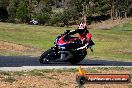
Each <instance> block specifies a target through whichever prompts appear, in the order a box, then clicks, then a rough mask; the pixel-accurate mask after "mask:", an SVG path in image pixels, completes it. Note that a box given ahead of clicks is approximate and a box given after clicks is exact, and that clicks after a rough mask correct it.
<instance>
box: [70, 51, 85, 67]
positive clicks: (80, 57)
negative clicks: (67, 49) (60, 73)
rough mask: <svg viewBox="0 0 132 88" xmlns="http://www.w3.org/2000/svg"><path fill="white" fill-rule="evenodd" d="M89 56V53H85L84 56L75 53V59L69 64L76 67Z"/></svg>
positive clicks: (71, 59)
mask: <svg viewBox="0 0 132 88" xmlns="http://www.w3.org/2000/svg"><path fill="white" fill-rule="evenodd" d="M86 55H87V52H84V53H83V55H79V54H78V53H74V57H72V58H70V59H69V60H68V62H69V63H70V64H72V65H76V64H78V63H79V62H81V61H82V60H83V59H84V58H85V56H86Z"/></svg>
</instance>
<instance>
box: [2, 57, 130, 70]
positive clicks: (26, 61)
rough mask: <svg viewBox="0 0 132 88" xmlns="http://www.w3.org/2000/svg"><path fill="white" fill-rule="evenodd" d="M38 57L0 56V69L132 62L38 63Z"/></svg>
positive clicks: (125, 63)
mask: <svg viewBox="0 0 132 88" xmlns="http://www.w3.org/2000/svg"><path fill="white" fill-rule="evenodd" d="M38 59H39V57H30V56H0V70H7V71H8V70H9V71H10V70H11V71H12V70H32V69H51V68H74V67H77V66H80V65H81V66H98V67H101V66H103V67H104V66H132V62H123V61H108V60H88V59H84V60H83V61H82V62H80V63H79V64H77V65H70V64H68V63H65V62H55V63H50V64H40V63H39V61H38Z"/></svg>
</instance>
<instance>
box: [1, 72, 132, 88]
mask: <svg viewBox="0 0 132 88" xmlns="http://www.w3.org/2000/svg"><path fill="white" fill-rule="evenodd" d="M98 72H99V73H103V74H105V73H106V74H132V70H121V71H119V70H104V71H103V70H98ZM77 74H78V73H77V72H76V73H74V72H62V73H57V72H50V73H44V74H43V76H31V75H26V74H24V75H23V76H18V75H14V76H13V77H14V78H15V80H16V81H14V82H13V83H10V82H5V81H2V80H3V79H4V78H5V76H4V75H0V88H76V86H78V84H77V83H76V75H77ZM131 86H132V83H128V84H85V85H84V88H114V87H115V88H131Z"/></svg>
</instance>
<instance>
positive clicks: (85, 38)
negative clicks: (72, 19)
mask: <svg viewBox="0 0 132 88" xmlns="http://www.w3.org/2000/svg"><path fill="white" fill-rule="evenodd" d="M77 33H78V34H79V39H80V40H81V41H82V44H83V45H84V46H85V44H87V43H88V46H87V48H90V49H91V51H93V50H92V48H91V47H92V46H93V45H95V43H94V42H93V41H92V39H91V38H92V35H91V34H90V33H89V31H88V30H87V26H86V24H85V23H80V25H79V26H78V29H76V30H72V31H70V30H66V31H65V33H64V34H65V39H64V40H67V39H66V38H67V36H69V35H74V34H77ZM75 41H76V40H75ZM68 42H69V41H68ZM69 43H70V42H69Z"/></svg>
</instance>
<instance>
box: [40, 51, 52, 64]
mask: <svg viewBox="0 0 132 88" xmlns="http://www.w3.org/2000/svg"><path fill="white" fill-rule="evenodd" d="M51 53H53V51H52V50H51V49H49V50H47V51H45V52H44V53H43V54H42V55H41V56H40V59H39V62H40V63H41V64H45V63H49V62H50V59H51V58H48V55H50V54H51Z"/></svg>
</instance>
